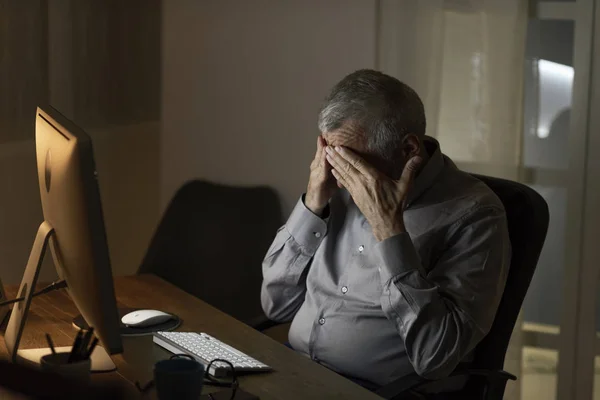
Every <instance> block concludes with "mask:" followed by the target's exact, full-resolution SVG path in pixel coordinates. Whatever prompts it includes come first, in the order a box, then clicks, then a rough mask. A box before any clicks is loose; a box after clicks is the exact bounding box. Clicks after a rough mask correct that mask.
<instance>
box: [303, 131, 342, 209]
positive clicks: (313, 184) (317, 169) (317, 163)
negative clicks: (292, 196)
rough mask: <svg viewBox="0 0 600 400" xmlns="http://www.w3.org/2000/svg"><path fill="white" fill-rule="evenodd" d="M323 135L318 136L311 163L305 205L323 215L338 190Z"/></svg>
mask: <svg viewBox="0 0 600 400" xmlns="http://www.w3.org/2000/svg"><path fill="white" fill-rule="evenodd" d="M326 147H327V144H326V143H325V139H323V136H321V135H319V137H317V152H316V153H315V158H314V160H313V161H312V163H311V164H310V178H309V179H308V187H307V189H306V197H305V198H304V205H305V206H306V208H308V209H309V210H310V211H312V212H313V213H314V214H316V215H319V216H320V215H321V214H322V213H323V210H324V209H325V207H326V206H327V203H328V202H329V199H331V197H332V196H333V195H334V193H335V191H336V190H337V185H336V181H335V178H334V177H333V175H332V174H331V165H330V164H329V162H327V157H326V153H325V148H326Z"/></svg>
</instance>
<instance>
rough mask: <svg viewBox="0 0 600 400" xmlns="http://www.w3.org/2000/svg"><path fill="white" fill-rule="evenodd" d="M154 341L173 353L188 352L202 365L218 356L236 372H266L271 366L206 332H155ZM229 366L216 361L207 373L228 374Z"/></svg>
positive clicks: (214, 374)
mask: <svg viewBox="0 0 600 400" xmlns="http://www.w3.org/2000/svg"><path fill="white" fill-rule="evenodd" d="M153 340H154V343H156V344H157V345H159V346H160V347H163V348H164V349H166V350H168V351H170V352H172V353H175V354H182V353H183V354H189V355H190V356H192V357H194V359H196V361H198V362H199V363H202V364H203V365H204V367H205V368H206V366H208V364H209V363H210V362H211V361H212V360H214V359H215V358H220V359H223V360H227V361H229V362H230V363H231V364H233V367H234V368H235V371H236V372H266V371H270V370H271V367H269V366H268V365H266V364H263V363H261V362H260V361H258V360H256V359H254V358H252V357H250V356H247V355H246V354H244V353H242V352H241V351H239V350H236V349H234V348H233V347H231V346H229V345H227V344H225V343H223V342H221V341H220V340H218V339H215V338H214V337H212V336H210V335H207V334H206V333H195V332H156V333H154V335H153ZM230 370H231V368H230V367H229V366H228V365H227V364H226V363H221V362H218V361H216V362H215V363H213V365H212V366H211V369H210V371H208V373H209V374H211V375H213V376H216V377H222V376H226V375H227V374H228V371H230Z"/></svg>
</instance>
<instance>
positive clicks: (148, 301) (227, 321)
mask: <svg viewBox="0 0 600 400" xmlns="http://www.w3.org/2000/svg"><path fill="white" fill-rule="evenodd" d="M17 289H18V288H17V287H8V288H7V296H8V297H9V298H12V297H15V295H16V291H17ZM115 290H116V294H117V302H118V305H119V307H129V308H151V309H159V310H163V311H166V312H170V313H173V314H176V315H178V316H180V317H181V318H182V320H183V323H182V325H181V326H180V327H179V329H178V330H180V331H194V332H206V333H208V334H209V335H213V336H215V337H216V338H218V339H220V340H222V341H223V342H225V343H227V344H229V345H232V346H233V347H235V348H237V349H239V350H241V351H243V352H244V353H246V354H248V355H250V356H252V357H255V358H256V359H258V360H260V361H262V362H264V363H266V364H268V365H270V366H271V367H273V368H274V371H273V372H269V373H264V374H258V375H248V376H242V377H241V378H240V387H241V388H242V389H244V390H246V391H247V392H250V393H252V394H255V395H258V396H259V397H260V399H261V400H268V399H286V400H288V399H289V400H293V399H338V398H339V399H361V400H368V399H380V397H379V396H376V395H375V394H373V393H372V392H370V391H368V390H366V389H364V388H362V387H360V386H358V385H356V384H355V383H353V382H351V381H349V380H347V379H345V378H343V377H341V376H339V375H338V374H336V373H334V372H332V371H330V370H329V369H327V368H325V367H323V366H321V365H318V364H316V363H315V362H313V361H312V360H310V359H309V358H307V357H304V356H302V355H300V354H299V353H296V352H295V351H293V350H291V349H289V348H287V347H285V346H283V345H281V344H280V343H278V342H276V341H275V340H273V339H271V338H269V337H268V336H266V335H263V334H262V333H260V332H257V331H256V330H254V329H252V328H250V327H249V326H247V325H245V324H243V323H241V322H239V321H237V320H235V319H234V318H232V317H230V316H229V315H227V314H224V313H223V312H221V311H219V310H217V309H216V308H214V307H212V306H210V305H208V304H207V303H205V302H203V301H202V300H199V299H197V298H196V297H194V296H192V295H189V294H187V293H185V292H183V291H182V290H180V289H178V288H177V287H175V286H173V285H171V284H169V283H167V282H165V281H163V280H162V279H160V278H158V277H156V276H154V275H138V276H128V277H117V278H115ZM77 314H78V311H77V308H76V307H75V305H74V304H73V302H72V301H71V300H70V298H69V297H68V295H67V294H66V292H65V291H64V290H61V291H57V292H53V293H48V294H46V295H43V296H40V297H37V298H36V299H34V301H33V303H32V308H31V312H30V313H29V317H28V320H27V326H26V329H25V333H24V336H23V339H22V341H21V348H24V349H25V348H35V347H47V344H46V340H45V336H44V334H45V333H46V332H48V333H50V334H51V335H52V338H53V339H54V343H55V345H56V346H68V345H70V344H72V341H73V338H74V337H75V333H76V330H75V328H73V326H72V324H71V321H72V319H73V317H75V316H76V315H77ZM0 343H1V344H0V353H1V354H3V355H4V356H6V355H7V351H6V347H5V346H4V341H0ZM123 345H124V348H125V351H124V353H123V354H121V355H117V356H114V357H113V360H114V361H115V363H116V364H117V367H118V371H117V372H114V373H109V374H98V375H94V379H95V380H101V379H106V380H110V381H111V382H120V383H121V384H123V385H125V386H126V388H127V390H129V391H130V393H131V396H132V398H135V397H139V394H138V392H137V391H136V390H135V388H134V386H133V383H134V382H135V381H136V380H138V381H139V382H140V383H142V384H144V383H146V382H148V381H149V380H150V379H151V378H152V368H153V366H154V363H155V362H156V361H158V360H161V359H165V358H167V357H168V356H169V355H170V353H168V352H167V351H165V350H163V349H162V348H160V347H159V346H157V345H155V344H153V343H152V337H151V336H141V337H124V338H123ZM215 390H221V389H218V388H212V387H207V393H208V392H210V391H215ZM151 396H153V395H151Z"/></svg>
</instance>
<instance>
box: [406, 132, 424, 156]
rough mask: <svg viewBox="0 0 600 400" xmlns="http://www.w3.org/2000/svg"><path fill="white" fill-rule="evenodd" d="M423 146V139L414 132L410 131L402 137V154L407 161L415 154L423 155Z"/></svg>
mask: <svg viewBox="0 0 600 400" xmlns="http://www.w3.org/2000/svg"><path fill="white" fill-rule="evenodd" d="M421 148H422V146H421V139H420V138H419V137H418V136H417V135H415V134H414V133H409V134H407V135H405V136H404V139H402V156H403V157H404V160H406V161H408V160H410V159H411V158H413V157H415V156H422V154H421Z"/></svg>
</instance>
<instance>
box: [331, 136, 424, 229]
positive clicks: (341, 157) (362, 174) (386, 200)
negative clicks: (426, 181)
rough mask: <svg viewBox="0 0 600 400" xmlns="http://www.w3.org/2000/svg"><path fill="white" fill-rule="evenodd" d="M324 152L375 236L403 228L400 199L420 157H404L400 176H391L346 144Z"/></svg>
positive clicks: (418, 166) (403, 197) (401, 200)
mask: <svg viewBox="0 0 600 400" xmlns="http://www.w3.org/2000/svg"><path fill="white" fill-rule="evenodd" d="M326 153H327V160H328V161H329V163H330V164H331V166H332V167H333V169H332V171H331V172H332V175H333V176H334V177H335V178H336V179H337V181H338V183H340V184H342V186H343V187H345V188H346V189H347V190H348V192H350V195H351V196H352V199H353V200H354V203H355V204H356V205H357V207H358V208H359V209H360V211H361V212H362V213H363V215H364V216H365V218H366V219H367V221H369V224H371V228H372V229H373V235H374V236H375V238H376V239H377V240H378V241H382V240H385V239H387V238H389V237H392V236H395V235H398V234H400V233H403V232H405V228H404V218H403V212H404V203H405V201H406V198H407V195H408V192H409V190H410V188H411V186H412V183H413V180H414V178H415V175H416V173H417V171H418V169H419V168H420V166H421V164H422V159H421V157H418V156H416V157H413V158H411V159H410V160H408V162H407V163H406V165H405V166H404V170H403V171H402V176H401V177H400V179H399V180H393V179H390V178H389V177H387V176H386V175H384V174H383V173H381V172H379V171H378V170H377V169H375V168H374V167H373V166H371V165H369V164H368V163H367V162H366V161H365V160H363V159H362V158H361V157H360V156H358V155H357V154H356V153H354V152H353V151H351V150H349V149H348V148H345V147H341V146H337V147H336V148H335V149H333V148H331V147H328V148H327V150H326Z"/></svg>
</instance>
